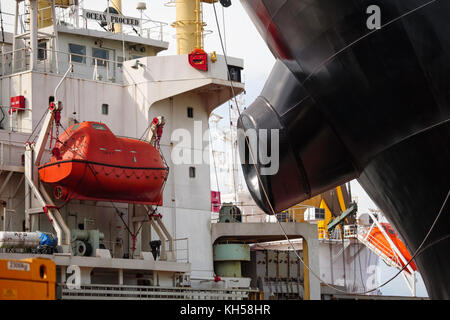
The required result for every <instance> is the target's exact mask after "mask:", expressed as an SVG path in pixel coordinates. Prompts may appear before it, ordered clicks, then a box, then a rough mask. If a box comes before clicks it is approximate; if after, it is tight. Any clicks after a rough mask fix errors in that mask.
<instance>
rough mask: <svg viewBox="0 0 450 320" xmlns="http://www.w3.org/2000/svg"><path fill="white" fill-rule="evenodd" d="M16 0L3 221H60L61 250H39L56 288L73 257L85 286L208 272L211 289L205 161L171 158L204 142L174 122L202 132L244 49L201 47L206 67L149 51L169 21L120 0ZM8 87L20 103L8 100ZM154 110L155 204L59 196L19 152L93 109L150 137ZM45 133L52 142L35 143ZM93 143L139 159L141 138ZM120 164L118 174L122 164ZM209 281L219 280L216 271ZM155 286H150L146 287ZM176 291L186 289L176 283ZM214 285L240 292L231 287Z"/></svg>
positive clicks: (116, 127) (45, 227)
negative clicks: (94, 5)
mask: <svg viewBox="0 0 450 320" xmlns="http://www.w3.org/2000/svg"><path fill="white" fill-rule="evenodd" d="M85 3H86V2H85ZM16 4H17V7H16V14H15V17H16V19H15V25H14V28H13V32H12V33H8V32H6V37H5V41H4V43H3V46H2V52H1V61H2V64H1V69H0V73H1V78H0V82H1V88H2V91H1V104H2V111H3V115H4V117H3V120H2V123H1V124H2V130H0V131H1V132H0V135H1V141H2V143H1V145H2V148H1V154H2V158H1V159H2V161H1V165H2V172H3V175H2V177H1V185H2V187H1V189H2V190H1V191H2V198H3V199H4V200H6V201H5V205H4V208H5V214H4V217H3V221H4V223H3V225H2V226H3V228H4V230H5V231H6V230H8V231H16V232H20V234H19V236H22V238H23V237H26V234H25V233H24V234H22V232H28V233H35V232H38V231H39V232H42V233H53V234H56V233H58V235H59V237H58V238H57V242H58V249H57V250H55V251H57V252H54V253H53V254H51V255H45V257H46V258H50V259H52V260H54V261H55V263H56V266H57V270H58V271H57V273H58V279H57V282H59V283H62V284H64V287H63V297H74V296H77V294H76V293H75V292H77V291H76V290H75V291H70V288H68V287H67V285H66V283H68V284H70V283H71V282H70V281H68V279H69V278H70V277H71V275H74V274H75V273H73V272H74V271H73V269H72V267H71V266H77V268H76V269H77V271H76V273H77V275H79V276H80V277H78V278H77V279H81V280H80V282H78V283H77V285H78V286H81V287H83V286H89V285H93V284H99V285H100V286H101V285H105V286H106V285H110V286H113V287H114V286H115V285H119V286H120V285H129V286H136V285H147V286H150V287H152V286H153V287H158V286H159V287H162V288H165V287H177V288H182V284H183V285H185V284H188V285H189V286H191V285H193V286H194V287H195V283H196V282H197V283H203V282H202V281H204V280H207V282H208V283H212V285H211V284H210V285H209V288H210V289H211V288H212V287H213V284H214V283H215V282H214V281H213V280H214V277H213V276H214V269H213V259H212V250H211V234H210V231H209V227H208V226H209V223H210V187H209V186H210V184H209V180H210V175H209V165H208V164H203V163H202V162H194V161H193V160H191V159H189V161H188V162H187V163H182V164H177V165H175V164H173V163H172V158H171V154H172V152H173V151H174V149H175V151H176V150H177V149H176V148H178V152H181V153H183V152H185V153H190V154H191V155H192V156H194V155H195V156H197V152H198V151H199V152H200V154H202V153H203V151H202V150H203V148H208V147H207V146H203V145H202V144H200V146H198V145H194V144H190V143H188V144H180V143H179V142H180V141H177V140H176V138H174V137H172V134H173V132H176V130H184V131H185V132H188V134H190V135H191V137H194V136H200V137H202V136H203V134H204V132H205V131H206V130H207V129H208V126H207V125H204V126H203V127H202V126H201V123H203V124H207V123H208V116H209V113H210V112H211V111H212V110H213V109H214V108H215V107H216V106H218V105H220V104H222V103H224V102H225V101H227V100H228V99H230V98H231V90H230V83H231V82H230V79H229V78H228V69H229V68H234V69H236V70H240V69H242V68H243V61H242V60H240V59H237V58H232V57H228V59H227V61H228V63H229V65H228V66H227V65H226V64H225V60H224V57H223V56H220V55H217V56H215V57H214V62H212V61H211V59H210V55H208V56H207V60H206V59H205V62H206V63H207V64H208V69H207V70H199V69H198V68H194V67H193V66H192V65H191V64H190V63H189V55H188V54H181V55H177V56H161V57H158V56H155V55H156V53H158V52H159V51H161V50H165V49H167V47H168V43H167V42H165V41H163V38H162V35H163V33H162V29H163V27H164V26H165V24H164V23H159V22H155V21H148V20H147V19H140V18H133V17H124V16H123V15H121V12H120V11H121V9H120V7H117V6H116V7H114V6H112V7H110V8H109V9H108V10H105V12H96V11H93V10H89V9H87V8H82V7H80V6H79V4H78V1H62V2H59V1H55V2H53V1H35V0H33V1H17V3H16ZM49 7H50V8H49ZM108 12H109V13H108ZM105 17H106V18H105ZM114 18H120V19H122V20H120V19H119V20H117V19H116V20H114ZM124 19H125V20H124ZM114 22H116V23H114ZM117 22H121V23H117ZM91 26H94V27H91ZM146 26H149V27H148V28H146ZM119 27H120V28H119ZM155 30H156V31H155ZM153 31H155V32H153ZM193 49H195V48H191V50H193ZM194 63H195V61H194ZM231 80H233V79H231ZM233 87H234V92H235V93H236V94H239V93H240V92H242V91H243V89H244V85H243V83H241V82H239V81H233ZM14 99H17V100H18V101H19V102H20V103H19V104H18V105H11V101H13V100H14ZM52 105H53V106H57V107H56V110H58V112H59V117H60V120H58V121H59V122H60V126H59V125H58V126H57V125H56V123H54V122H53V121H54V115H52V117H49V114H50V113H53V112H54V109H52ZM13 106H14V108H13ZM59 106H60V107H59ZM53 108H54V107H53ZM59 108H60V109H59ZM158 117H163V118H164V120H165V126H164V131H163V132H162V136H161V140H160V141H159V147H160V150H161V153H162V154H163V155H164V156H165V161H166V162H167V166H168V167H169V168H170V171H169V175H168V177H167V178H166V179H165V186H164V194H163V197H162V199H163V201H162V205H161V206H158V208H156V205H155V206H151V207H149V206H148V205H138V204H136V203H134V204H133V203H131V202H130V203H124V202H126V201H121V202H116V201H114V199H110V200H109V201H108V200H107V199H101V198H97V199H94V198H93V199H88V198H84V196H83V197H79V199H70V201H61V199H62V198H61V199H57V198H55V197H54V194H53V192H52V191H51V190H50V189H45V186H44V184H43V183H42V182H40V181H38V180H36V179H37V178H36V177H37V169H38V168H37V167H35V166H34V161H28V160H27V159H28V157H27V156H28V155H30V154H33V152H35V153H36V152H39V153H40V154H39V157H40V156H41V154H42V161H41V164H44V163H45V162H47V161H48V160H49V159H50V155H51V154H52V148H51V146H54V145H55V142H56V143H59V142H60V141H58V140H57V139H58V138H59V136H60V135H61V134H62V133H63V132H65V131H66V130H69V129H68V128H69V127H71V129H73V128H74V125H75V126H76V125H77V124H82V125H83V124H84V123H86V122H83V121H91V123H88V124H87V126H89V128H91V127H92V128H93V129H89V130H94V131H95V130H97V129H99V130H101V129H102V128H97V127H95V126H94V124H96V123H97V124H98V125H97V126H101V124H102V123H104V124H105V125H106V126H107V127H108V129H109V130H111V132H112V133H113V134H114V135H115V136H118V137H120V136H123V137H130V138H131V139H136V140H142V141H146V139H147V137H148V129H149V127H150V124H151V123H152V120H153V119H154V118H158ZM197 124H200V127H199V126H198V125H197ZM57 128H59V132H58V131H57ZM197 130H198V131H197ZM43 131H46V132H43ZM42 139H46V140H47V141H48V143H47V144H45V143H44V144H43V145H42V146H41V145H40V144H42V141H45V140H42ZM25 143H28V144H27V145H28V146H29V149H28V150H30V151H27V152H28V154H26V152H25V147H24V146H25ZM102 143H103V144H102ZM95 145H96V147H98V149H99V150H97V151H96V152H99V153H100V154H99V156H100V158H98V159H101V158H102V156H101V154H102V153H103V154H104V156H103V157H114V154H119V153H123V152H128V153H130V154H129V157H130V161H134V164H135V165H137V164H139V161H142V160H140V159H139V158H140V157H141V159H142V157H145V154H141V155H140V154H139V152H140V151H139V150H138V149H136V150H134V149H133V150H128V148H120V147H119V146H118V145H115V146H113V145H110V143H109V142H108V141H106V140H104V141H102V140H100V141H99V140H97V141H96V143H95ZM40 147H42V148H40ZM122 149H123V150H122ZM199 149H200V150H199ZM206 150H207V149H206ZM133 152H134V153H133ZM34 156H35V155H34ZM34 156H31V157H34ZM53 156H55V154H53ZM125 157H128V155H125ZM133 157H134V160H133ZM33 159H34V158H33ZM136 163H137V164H136ZM122 166H123V165H122ZM146 166H147V167H148V165H146ZM122 169H123V168H122ZM27 170H28V171H27ZM88 170H90V167H88ZM26 171H27V174H24V172H26ZM123 171H124V172H125V174H124V179H126V173H127V172H126V168H125V169H123ZM113 174H114V173H113ZM94 175H95V174H94ZM30 178H31V179H30ZM144 179H145V177H144ZM86 183H87V182H86ZM24 191H25V192H24ZM68 193H69V195H70V194H71V193H70V191H69V192H68ZM83 198H84V199H83ZM43 202H45V205H42V203H43ZM149 213H151V214H149ZM55 228H56V230H59V231H58V232H56V231H55ZM6 242H7V241H6ZM6 247H8V244H7V243H6V244H5V248H6ZM13 247H14V246H12V247H9V249H2V250H3V253H1V256H2V258H8V259H22V258H26V257H30V256H36V255H39V254H38V253H36V252H34V253H33V252H30V250H28V249H29V248H28V249H27V247H26V246H23V247H22V248H21V249H17V248H15V249H14V248H13ZM86 249H88V250H86ZM5 250H6V251H5ZM7 252H8V253H7ZM27 252H28V253H27ZM216 287H218V288H222V289H223V288H224V286H223V285H220V283H219V284H218V285H217V286H216ZM153 291H155V290H154V289H148V290H147V292H146V297H151V296H152V294H154V293H152V292H153ZM156 291H161V289H160V290H157V289H156ZM214 293H216V294H217V292H214ZM80 294H81V293H80ZM179 294H180V295H179V296H180V297H186V293H184V291H183V289H179ZM208 294H210V293H206V296H208ZM220 294H225V296H227V295H228V296H230V297H231V296H233V295H234V296H236V297H240V292H238V291H236V292H231V293H225V292H221V293H220ZM220 294H219V296H220ZM247 295H248V293H247ZM167 297H170V294H169V295H168V296H167Z"/></svg>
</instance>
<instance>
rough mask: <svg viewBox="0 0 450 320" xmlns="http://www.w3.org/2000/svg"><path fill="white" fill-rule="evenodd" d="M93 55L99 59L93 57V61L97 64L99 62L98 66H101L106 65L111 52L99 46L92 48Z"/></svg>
mask: <svg viewBox="0 0 450 320" xmlns="http://www.w3.org/2000/svg"><path fill="white" fill-rule="evenodd" d="M92 56H93V57H94V58H99V59H93V60H92V63H93V64H94V65H95V63H96V62H97V66H99V67H106V61H105V60H109V52H108V50H105V49H99V48H92Z"/></svg>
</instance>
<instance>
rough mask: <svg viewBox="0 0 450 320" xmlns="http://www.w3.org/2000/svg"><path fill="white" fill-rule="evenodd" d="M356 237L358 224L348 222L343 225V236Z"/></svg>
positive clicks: (347, 237) (346, 237)
mask: <svg viewBox="0 0 450 320" xmlns="http://www.w3.org/2000/svg"><path fill="white" fill-rule="evenodd" d="M357 237H358V225H356V224H348V225H344V238H345V239H353V238H357Z"/></svg>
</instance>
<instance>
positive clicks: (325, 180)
mask: <svg viewBox="0 0 450 320" xmlns="http://www.w3.org/2000/svg"><path fill="white" fill-rule="evenodd" d="M242 3H243V5H244V7H245V8H246V10H247V12H248V13H249V15H250V17H251V18H252V20H253V22H254V23H255V25H256V26H257V28H258V31H259V32H260V34H261V35H262V37H263V38H264V40H265V41H266V42H267V44H268V46H269V48H270V49H271V51H272V53H273V54H274V56H275V57H276V58H277V59H278V60H277V63H276V65H275V67H274V69H273V71H272V73H271V75H270V77H269V79H268V81H267V83H266V85H265V87H264V89H263V91H262V93H261V95H260V97H258V98H257V99H256V101H255V102H254V103H253V104H252V105H251V106H250V107H249V108H247V110H245V111H244V112H243V114H242V116H241V118H240V121H239V126H240V127H241V128H243V129H248V128H257V129H264V128H267V129H269V128H279V129H280V169H279V171H278V173H277V174H276V175H272V176H262V179H263V184H264V187H265V190H266V191H267V193H268V197H269V199H270V205H269V204H268V203H267V201H266V197H265V195H264V192H263V190H262V188H261V185H260V183H257V181H258V180H257V178H256V175H255V172H254V170H255V168H254V166H253V165H251V164H243V172H244V176H245V177H246V180H247V185H248V187H249V190H250V192H251V194H252V196H253V198H254V199H255V201H256V202H257V204H258V205H259V206H260V207H261V208H262V209H263V210H265V211H266V212H267V213H270V212H271V209H270V206H272V207H273V208H274V209H275V211H276V212H279V211H281V210H283V209H286V208H288V207H290V206H292V205H294V204H297V203H299V202H301V201H303V200H305V199H307V198H309V197H311V196H314V195H317V194H319V193H321V192H323V191H325V190H328V189H331V188H333V187H335V186H337V185H340V184H342V183H343V182H345V181H349V180H351V179H353V178H358V181H359V182H360V183H361V185H362V186H363V188H364V189H365V190H366V192H367V193H368V194H369V195H370V197H371V198H372V199H373V200H374V201H375V203H376V204H377V205H378V206H379V208H380V209H381V210H382V211H383V212H384V213H385V215H386V216H387V217H388V219H389V220H390V221H391V222H392V223H393V225H394V226H395V228H396V229H397V230H398V231H399V233H400V234H401V236H402V237H403V239H405V241H406V244H407V246H408V248H409V249H410V251H411V252H412V253H414V252H415V251H416V249H417V248H418V246H419V245H420V243H421V242H422V240H423V239H424V237H425V235H426V233H427V232H428V230H429V228H430V227H431V225H432V223H433V221H434V219H435V217H436V215H437V214H438V212H439V210H440V208H441V206H442V204H443V201H444V199H445V197H446V195H447V192H448V191H449V189H450V120H449V119H450V1H445V0H436V1H431V2H430V1H428V0H371V1H365V0H345V1H336V0H286V1H278V0H242ZM373 4H375V5H378V6H379V7H380V8H381V18H382V19H381V20H382V21H381V22H382V28H381V29H379V30H375V31H373V30H368V28H367V26H366V20H367V18H368V17H369V15H368V14H366V8H367V7H368V6H369V5H373ZM268 143H269V142H268ZM449 233H450V205H447V206H446V207H445V208H444V211H443V213H442V216H441V218H440V220H439V221H438V224H437V226H436V227H435V230H434V231H433V233H432V234H431V235H430V238H429V240H428V241H427V243H426V244H425V245H427V244H430V243H433V242H434V241H435V240H439V239H441V238H443V237H444V238H445V236H447V235H449ZM415 260H416V263H417V265H418V267H419V270H420V272H421V275H422V277H423V279H424V282H425V285H426V287H427V290H428V293H429V295H430V297H432V298H435V299H436V298H437V299H450V271H449V270H450V269H449V267H448V266H449V265H450V238H445V239H444V240H442V241H439V242H437V243H436V244H434V245H432V246H430V247H428V248H427V249H426V250H425V251H423V253H421V254H420V255H419V256H417V257H416V259H415Z"/></svg>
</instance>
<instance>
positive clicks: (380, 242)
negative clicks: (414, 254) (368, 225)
mask: <svg viewBox="0 0 450 320" xmlns="http://www.w3.org/2000/svg"><path fill="white" fill-rule="evenodd" d="M381 226H382V227H383V229H384V231H385V232H386V234H387V235H388V236H389V238H390V239H391V240H392V242H393V244H394V245H395V246H396V247H397V248H398V250H399V251H400V253H401V254H402V255H403V257H404V258H405V259H406V262H408V261H409V260H411V254H410V253H409V251H408V249H407V248H406V246H405V244H404V243H403V241H402V240H400V238H399V237H398V235H397V233H396V232H395V230H394V229H393V228H392V227H391V225H390V224H389V223H381ZM367 240H368V241H369V242H370V243H371V244H373V245H374V246H375V247H377V249H378V250H380V251H381V252H382V253H384V254H385V255H386V256H387V257H388V258H390V259H391V260H393V261H395V262H396V263H397V264H398V265H401V266H402V267H404V266H405V263H403V261H402V260H401V259H400V258H399V257H398V256H397V255H396V254H395V252H394V250H392V248H391V245H390V244H389V242H388V241H387V239H386V238H385V236H384V235H383V233H382V232H381V231H380V229H379V228H378V227H374V228H373V229H372V230H371V231H370V233H369V235H368V237H367ZM409 265H410V266H411V268H412V269H413V270H414V271H416V270H417V266H416V264H415V263H414V261H411V263H410V264H409ZM405 270H406V271H407V272H409V270H408V269H405Z"/></svg>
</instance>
